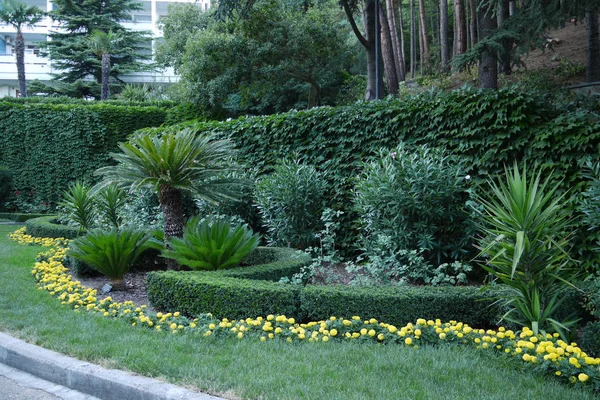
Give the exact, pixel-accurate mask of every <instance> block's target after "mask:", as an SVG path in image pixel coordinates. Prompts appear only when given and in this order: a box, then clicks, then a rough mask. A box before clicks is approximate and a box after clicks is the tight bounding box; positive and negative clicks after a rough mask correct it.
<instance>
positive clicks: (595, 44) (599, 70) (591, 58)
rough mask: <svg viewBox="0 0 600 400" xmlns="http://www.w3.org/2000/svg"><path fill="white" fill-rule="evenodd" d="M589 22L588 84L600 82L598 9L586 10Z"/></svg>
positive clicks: (586, 70)
mask: <svg viewBox="0 0 600 400" xmlns="http://www.w3.org/2000/svg"><path fill="white" fill-rule="evenodd" d="M585 19H586V22H587V24H586V25H587V28H586V30H587V65H586V69H585V78H586V80H587V81H588V82H598V81H600V38H599V37H598V7H589V8H586V10H585Z"/></svg>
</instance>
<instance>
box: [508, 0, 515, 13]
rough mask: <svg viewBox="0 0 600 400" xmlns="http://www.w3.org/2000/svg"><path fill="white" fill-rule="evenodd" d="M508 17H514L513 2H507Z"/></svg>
mask: <svg viewBox="0 0 600 400" xmlns="http://www.w3.org/2000/svg"><path fill="white" fill-rule="evenodd" d="M508 15H509V16H511V17H512V16H513V15H515V0H509V1H508Z"/></svg>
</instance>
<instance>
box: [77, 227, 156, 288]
mask: <svg viewBox="0 0 600 400" xmlns="http://www.w3.org/2000/svg"><path fill="white" fill-rule="evenodd" d="M157 246H159V243H157V241H156V240H154V239H153V238H152V237H151V236H150V235H149V234H147V233H145V232H141V231H138V230H136V229H135V228H133V227H124V228H123V229H121V230H117V229H116V228H112V229H111V230H110V231H104V230H101V229H95V230H92V231H90V232H88V233H87V234H86V235H85V236H81V237H78V238H77V239H75V240H73V241H72V242H71V244H70V245H69V251H68V255H70V256H72V257H75V258H77V259H79V260H81V261H83V262H85V263H87V264H88V265H90V266H91V267H92V268H94V269H96V270H97V271H98V272H100V273H102V274H103V275H105V276H107V277H108V278H110V280H111V283H112V285H113V287H114V288H115V289H116V290H120V289H124V288H125V285H124V282H123V276H124V275H125V274H126V273H127V271H129V267H130V266H131V264H133V262H134V261H135V260H136V259H137V257H138V256H139V255H140V254H141V253H142V252H144V250H146V249H148V248H151V247H154V248H157Z"/></svg>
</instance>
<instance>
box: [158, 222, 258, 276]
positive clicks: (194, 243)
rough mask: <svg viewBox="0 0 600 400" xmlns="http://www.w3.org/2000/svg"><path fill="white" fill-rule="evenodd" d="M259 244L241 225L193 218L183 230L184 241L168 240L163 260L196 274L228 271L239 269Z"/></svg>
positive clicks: (248, 230) (255, 237) (177, 239)
mask: <svg viewBox="0 0 600 400" xmlns="http://www.w3.org/2000/svg"><path fill="white" fill-rule="evenodd" d="M259 240H260V237H259V236H258V235H255V234H254V233H253V232H252V230H251V229H249V228H247V227H246V226H244V225H237V226H232V225H231V223H230V222H229V221H227V220H223V219H212V218H207V219H205V220H204V221H201V220H200V218H199V217H194V218H192V219H191V220H189V221H188V223H187V224H186V226H185V227H184V228H183V238H177V237H173V238H171V239H170V240H169V242H168V244H167V249H165V250H164V251H163V256H164V257H167V258H172V259H174V260H175V261H177V263H178V264H179V265H185V266H187V267H190V268H192V269H195V270H208V271H211V270H217V269H228V268H234V267H236V266H238V265H239V264H240V263H241V262H242V260H243V259H244V257H246V256H247V255H248V254H250V253H251V252H252V251H253V250H254V249H255V248H256V246H258V242H259Z"/></svg>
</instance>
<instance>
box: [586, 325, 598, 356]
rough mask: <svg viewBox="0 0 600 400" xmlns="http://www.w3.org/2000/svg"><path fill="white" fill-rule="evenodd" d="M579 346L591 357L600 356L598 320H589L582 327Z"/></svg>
mask: <svg viewBox="0 0 600 400" xmlns="http://www.w3.org/2000/svg"><path fill="white" fill-rule="evenodd" d="M581 348H582V349H583V351H585V352H586V353H588V354H590V355H592V356H593V357H600V321H595V322H590V323H589V324H587V325H586V326H585V327H584V328H583V334H582V337H581Z"/></svg>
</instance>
